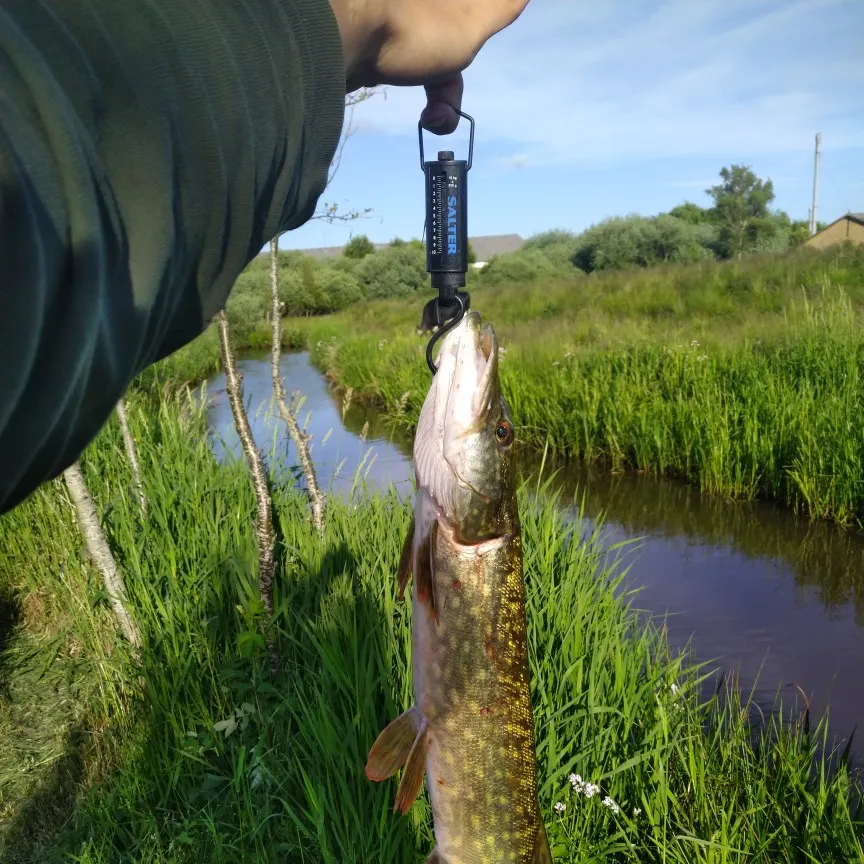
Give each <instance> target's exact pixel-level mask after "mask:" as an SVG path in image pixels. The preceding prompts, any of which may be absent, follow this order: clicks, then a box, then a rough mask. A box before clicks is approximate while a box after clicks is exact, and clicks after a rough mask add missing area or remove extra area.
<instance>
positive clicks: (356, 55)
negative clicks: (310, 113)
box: [330, 0, 528, 135]
mask: <svg viewBox="0 0 864 864" xmlns="http://www.w3.org/2000/svg"><path fill="white" fill-rule="evenodd" d="M330 5H331V7H332V9H333V12H334V14H335V15H336V20H337V22H338V23H339V32H340V34H341V36H342V46H343V52H344V54H345V78H346V90H347V92H349V93H350V92H352V91H354V90H357V89H358V88H359V87H374V86H376V85H378V84H393V85H396V86H417V85H421V84H422V85H423V86H424V87H425V88H426V108H425V109H424V110H423V113H422V114H421V116H420V121H421V123H422V124H423V126H424V127H425V128H426V129H428V130H429V131H430V132H433V133H435V134H437V135H449V134H450V133H451V132H453V130H454V129H455V128H456V126H457V125H458V123H459V116H458V114H457V113H456V112H457V111H458V110H459V109H460V108H461V106H462V90H463V82H462V71H463V70H464V69H467V68H468V66H470V65H471V63H472V61H473V60H474V58H475V57H476V56H477V52H478V51H479V50H480V49H481V48H482V47H483V45H485V43H486V42H487V41H488V40H489V38H490V37H492V36H494V35H495V34H496V33H498V32H499V31H500V30H503V29H504V28H505V27H508V26H509V25H510V24H512V23H513V22H514V21H515V20H516V19H517V18H518V17H519V15H521V14H522V12H523V10H524V9H525V7H526V6H527V5H528V0H435V2H434V3H433V2H430V0H330Z"/></svg>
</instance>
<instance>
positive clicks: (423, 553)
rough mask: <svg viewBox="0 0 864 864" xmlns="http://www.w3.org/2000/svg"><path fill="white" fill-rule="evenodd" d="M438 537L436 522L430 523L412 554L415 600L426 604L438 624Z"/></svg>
mask: <svg viewBox="0 0 864 864" xmlns="http://www.w3.org/2000/svg"><path fill="white" fill-rule="evenodd" d="M437 537H438V522H437V521H435V522H432V523H431V524H430V525H429V528H428V531H427V532H426V533H425V534H424V535H423V536H422V537H421V538H420V542H419V543H418V544H416V545H417V549H416V551H415V553H414V590H415V591H416V592H417V599H418V600H419V601H420V602H421V603H426V604H427V605H428V606H429V610H430V611H431V612H432V615H433V617H434V618H435V622H436V623H439V618H438V603H437V600H436V598H435V569H434V560H435V541H436V539H437Z"/></svg>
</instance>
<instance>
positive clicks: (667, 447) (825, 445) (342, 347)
mask: <svg viewBox="0 0 864 864" xmlns="http://www.w3.org/2000/svg"><path fill="white" fill-rule="evenodd" d="M469 287H470V286H469ZM472 292H473V293H472V306H473V307H474V308H476V309H478V310H480V311H481V313H482V314H483V316H484V318H486V319H487V320H490V321H492V322H493V323H494V324H495V327H496V330H497V332H498V335H499V342H500V344H501V345H502V346H503V347H504V349H505V355H504V359H503V361H502V382H503V388H504V391H505V394H506V396H507V398H508V400H509V402H510V405H511V407H512V409H513V414H514V417H515V418H516V423H517V434H518V436H519V438H520V439H521V440H522V441H524V442H527V443H528V444H530V445H533V446H536V447H538V448H539V447H543V446H544V445H545V444H546V443H547V442H548V444H549V446H550V449H551V450H552V451H553V452H556V453H559V454H561V455H564V456H567V457H583V458H586V459H589V460H591V459H602V460H604V461H606V462H608V463H609V464H611V465H612V466H613V467H616V468H624V467H628V468H633V469H636V470H640V471H647V472H656V473H661V474H668V475H672V476H679V477H683V478H686V479H687V480H688V481H690V482H692V483H694V484H696V485H697V486H699V487H700V488H701V489H702V490H703V491H705V492H710V493H717V494H721V495H728V496H734V497H741V498H754V497H765V498H770V499H774V500H778V501H780V502H783V503H785V504H788V505H790V506H792V507H795V508H796V509H800V510H802V511H804V512H806V513H808V514H809V515H811V516H814V517H816V518H829V519H834V520H837V521H838V522H841V523H851V522H855V521H860V520H861V517H862V515H864V425H862V424H861V423H860V422H858V418H860V417H862V416H864V388H862V371H864V366H862V361H864V336H862V333H864V330H862V326H861V325H862V308H864V249H858V250H855V249H847V250H841V249H835V250H832V251H829V252H827V253H822V254H813V253H811V252H809V251H807V250H805V251H803V252H799V253H796V254H792V255H787V256H782V257H778V256H767V257H761V258H758V257H757V258H751V259H749V260H745V261H742V262H740V263H735V262H727V263H722V264H721V263H705V264H701V265H692V266H686V267H668V268H656V269H653V270H640V271H632V272H623V273H621V272H618V273H610V274H606V275H600V274H595V275H593V276H590V277H582V278H576V279H571V280H563V281H561V280H559V281H554V282H548V283H544V284H532V285H528V286H524V285H517V284H508V285H504V286H500V287H487V286H483V287H480V288H478V289H476V290H473V289H472ZM419 312H420V303H419V301H415V302H406V301H404V300H399V301H397V300H391V301H384V302H376V303H367V304H362V305H358V306H356V307H353V308H352V309H350V310H348V311H346V312H344V313H340V314H338V315H333V316H328V317H326V318H317V319H307V320H305V321H302V322H301V321H297V322H295V326H297V327H299V328H302V329H303V330H304V331H305V333H306V334H307V339H308V344H309V345H310V348H311V351H312V357H313V360H314V362H315V363H316V364H317V365H318V366H319V367H320V368H322V369H324V370H326V371H327V373H328V374H329V375H330V376H331V378H332V379H333V380H335V381H337V382H338V383H339V384H340V385H342V386H344V387H351V388H353V389H354V392H355V394H356V395H357V396H358V397H360V398H368V399H372V400H374V401H375V402H376V403H377V404H379V405H380V406H382V407H383V408H385V409H386V410H388V411H390V412H396V411H397V410H400V411H402V412H403V413H402V417H401V422H403V423H405V424H407V426H408V427H409V428H410V427H411V426H412V424H413V422H414V421H415V420H416V417H417V415H418V413H419V409H420V406H421V404H422V400H423V397H424V395H425V392H426V388H427V386H428V376H429V372H428V369H427V368H426V366H425V361H424V359H423V352H424V350H425V339H424V338H422V337H419V336H418V335H416V333H415V331H414V327H415V326H416V322H417V320H419ZM406 393H407V394H408V396H407V397H406V396H405V394H406Z"/></svg>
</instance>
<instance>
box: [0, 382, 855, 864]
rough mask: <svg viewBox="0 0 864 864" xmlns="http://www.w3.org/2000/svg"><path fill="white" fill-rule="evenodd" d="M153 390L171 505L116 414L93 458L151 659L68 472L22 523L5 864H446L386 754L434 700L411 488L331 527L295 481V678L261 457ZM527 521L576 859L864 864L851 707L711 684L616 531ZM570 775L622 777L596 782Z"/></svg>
mask: <svg viewBox="0 0 864 864" xmlns="http://www.w3.org/2000/svg"><path fill="white" fill-rule="evenodd" d="M141 407H142V403H141V401H140V400H139V399H138V398H134V399H133V400H132V405H131V407H130V420H131V422H132V427H133V431H134V432H135V434H136V437H137V439H138V441H139V445H140V448H141V453H140V457H141V463H142V473H143V477H144V482H145V492H146V493H147V495H148V498H149V501H150V508H149V511H148V516H147V518H146V520H145V519H142V518H141V517H140V515H139V513H138V510H137V505H136V499H135V497H134V495H133V492H132V490H131V488H130V480H131V478H130V476H129V473H128V469H127V467H126V463H125V460H124V459H123V456H122V452H123V450H122V445H121V442H120V439H119V432H118V429H117V427H116V422H115V421H114V420H113V419H112V421H111V423H110V424H109V425H108V426H107V427H106V428H105V430H103V433H102V434H101V435H100V437H99V439H98V440H97V442H96V443H95V444H94V446H92V447H91V448H90V449H89V450H88V452H87V454H86V457H85V459H84V464H85V469H86V476H87V480H88V483H89V484H90V485H91V489H92V491H93V493H94V495H95V497H96V499H97V502H98V506H99V509H100V512H101V513H102V514H103V522H104V526H105V529H106V531H107V532H108V535H109V538H110V541H111V544H112V547H113V549H114V552H115V555H116V556H117V557H118V560H119V562H120V565H121V567H122V568H123V570H124V572H125V574H126V579H127V588H128V590H129V593H130V598H131V607H132V609H133V611H134V615H135V617H136V619H137V621H138V623H139V626H140V627H141V630H142V633H143V635H144V641H145V644H144V649H143V652H142V658H141V664H140V666H139V667H135V666H133V663H132V660H131V659H130V657H129V656H128V654H127V652H126V650H125V649H124V647H123V644H122V643H121V642H119V641H118V639H117V638H116V636H115V634H114V630H113V627H112V622H111V618H110V617H109V612H108V610H107V607H106V603H105V597H104V595H103V593H102V592H101V590H100V588H99V582H98V580H97V578H96V577H95V575H94V573H93V571H92V569H91V568H90V567H89V566H88V565H87V563H86V561H85V558H84V556H83V555H82V552H81V543H80V540H79V538H78V534H77V531H76V530H75V527H74V524H73V521H72V513H71V511H70V508H69V506H68V504H67V502H66V500H65V496H64V494H63V492H62V490H61V487H60V485H59V484H57V483H55V484H51V485H48V486H46V487H44V488H43V489H41V490H39V491H38V492H37V493H36V495H35V496H34V497H33V498H31V499H30V500H29V501H27V502H26V503H25V504H24V505H22V506H21V507H20V508H18V509H17V510H15V511H13V513H11V514H9V515H7V516H5V517H4V518H3V519H2V520H0V550H2V552H0V587H2V594H3V596H4V598H5V601H4V606H3V609H4V610H5V614H6V618H7V623H11V624H12V625H13V627H12V630H11V632H10V630H9V629H8V628H7V631H6V632H7V635H8V638H7V641H6V644H5V645H4V646H0V647H3V648H4V649H5V650H3V652H2V654H0V657H2V662H3V675H4V680H5V681H6V682H7V687H6V688H5V690H4V692H3V693H2V694H0V754H2V756H0V808H2V809H0V814H2V820H3V821H2V829H0V838H2V839H0V860H2V861H3V862H8V864H22V862H37V861H38V862H51V861H61V860H62V861H76V862H79V864H97V862H98V864H108V862H111V864H115V862H121V861H122V862H125V861H130V862H131V861H135V862H148V864H149V862H152V864H156V862H158V864H163V862H164V864H168V862H171V864H184V862H193V861H195V862H200V861H212V862H240V861H243V862H252V861H255V862H271V861H272V862H276V861H279V862H286V861H287V862H333V864H336V862H338V864H350V862H369V864H372V862H375V864H378V862H400V864H401V862H417V864H419V862H421V861H422V860H423V857H424V854H425V851H426V850H428V849H429V848H430V846H431V842H432V841H431V834H430V830H429V810H428V806H427V804H426V803H425V802H426V799H425V793H424V798H423V799H422V802H421V804H420V805H419V806H417V807H416V808H415V809H414V810H412V812H411V813H410V815H409V817H407V818H404V819H402V818H397V817H395V816H394V815H393V814H392V813H391V808H392V801H393V795H394V793H395V782H390V783H385V784H381V785H376V784H372V783H370V782H368V781H367V780H366V778H365V777H364V774H363V767H364V764H365V758H366V753H367V751H368V748H369V747H370V746H371V743H372V742H373V741H374V739H375V737H376V735H377V733H378V732H379V731H380V729H381V728H382V727H383V725H384V724H385V723H386V722H388V721H389V720H390V719H391V718H392V717H394V716H395V715H396V713H398V712H399V711H400V710H402V709H404V708H405V707H407V705H408V704H409V700H410V677H409V672H408V666H407V663H408V658H409V653H408V649H409V641H408V639H409V633H410V607H409V606H408V605H407V604H402V603H398V602H397V601H396V599H395V588H396V586H395V580H394V579H393V573H394V572H395V568H396V563H397V559H398V556H399V551H400V548H401V543H402V539H403V535H404V533H405V530H406V528H407V521H408V511H407V509H406V507H405V506H404V505H402V504H401V503H399V502H398V501H397V500H396V499H388V498H385V497H368V496H366V495H365V494H361V495H359V496H358V498H357V500H356V501H355V502H354V504H353V505H352V504H349V503H344V502H340V501H337V500H334V501H331V503H330V510H329V525H328V530H327V537H326V541H325V542H324V543H323V544H319V543H318V541H317V540H316V539H314V537H313V532H312V531H311V530H310V527H309V523H308V516H307V512H306V505H305V502H304V501H303V500H302V499H300V498H299V497H298V496H297V495H296V494H294V493H292V492H290V491H282V492H279V493H277V496H276V509H277V513H278V521H279V526H280V533H281V544H280V547H279V560H280V574H281V575H280V578H279V581H278V585H277V591H276V610H277V612H276V620H275V638H276V644H277V646H278V650H279V653H280V655H281V660H282V668H281V669H280V670H279V671H277V672H271V671H270V670H269V667H268V664H267V659H266V655H265V652H264V650H263V649H264V646H263V640H262V638H261V636H260V635H259V633H258V624H259V622H260V611H261V610H260V607H259V604H258V602H257V600H256V593H257V592H256V583H255V576H254V573H255V558H256V549H255V543H254V538H253V533H252V523H251V517H252V514H253V510H254V501H253V496H252V492H251V489H250V484H249V482H248V479H247V477H246V475H245V473H244V471H245V469H244V467H243V466H242V465H240V464H234V465H229V466H222V467H220V466H218V465H217V464H216V463H215V461H214V460H213V458H212V456H211V454H210V452H209V450H208V448H207V445H206V440H205V427H204V418H203V415H202V413H201V412H200V411H191V412H190V411H189V410H185V411H181V407H182V405H181V401H180V398H179V397H177V398H173V399H171V400H167V401H163V402H162V404H161V405H160V407H159V410H158V412H156V413H154V412H153V411H152V409H148V410H147V411H146V412H144V411H142V410H141ZM522 517H523V520H524V522H523V526H524V527H523V531H524V536H525V564H526V589H527V595H528V609H527V615H528V624H529V636H530V652H531V665H532V671H533V682H532V685H533V698H534V704H535V706H536V709H535V710H536V727H537V733H538V751H537V755H538V761H539V777H540V781H541V789H540V797H541V802H542V808H543V813H544V817H545V819H546V822H547V824H548V825H549V831H550V839H551V841H552V845H553V849H554V851H555V856H556V861H558V862H588V861H601V860H602V861H621V862H651V861H656V862H660V861H663V862H688V864H689V862H712V864H713V862H745V861H746V862H748V864H749V862H764V864H768V862H771V864H773V862H778V861H820V862H839V861H844V862H845V861H858V860H861V859H862V854H864V853H862V842H864V824H862V821H861V819H862V817H864V808H862V807H861V795H862V788H861V786H860V785H856V782H854V781H851V780H850V777H849V775H848V773H847V771H846V770H845V768H844V767H843V766H842V765H841V766H840V768H839V771H838V772H837V773H834V774H831V775H830V776H829V774H827V773H826V772H825V770H824V766H823V765H822V764H821V763H818V762H816V761H814V758H813V754H814V752H815V751H816V750H817V749H818V748H819V747H820V746H821V745H820V735H821V734H822V733H823V732H824V729H825V727H824V726H820V727H819V728H817V729H810V728H809V725H808V724H807V723H803V722H796V723H792V724H791V726H790V725H788V724H786V725H785V726H784V725H783V724H781V723H779V722H778V721H777V719H776V718H775V719H769V720H768V721H767V723H766V725H762V724H760V723H758V722H757V721H758V720H759V719H760V718H759V714H758V713H757V712H756V711H755V710H751V709H750V707H749V706H747V705H746V704H742V703H741V702H740V701H739V700H738V698H737V696H735V695H734V693H731V694H728V695H727V694H722V693H721V694H720V695H719V696H718V697H717V698H715V699H713V700H711V701H710V702H708V703H707V704H703V705H699V704H698V702H697V698H696V693H697V690H698V670H696V669H694V668H692V667H690V666H688V665H686V664H685V663H684V660H683V658H680V657H673V656H671V655H670V652H669V650H668V648H667V646H666V644H665V642H664V639H663V637H662V633H661V632H660V631H658V630H657V629H655V628H653V627H650V626H649V627H646V626H645V625H644V623H642V621H641V619H639V618H638V617H637V614H636V612H635V611H634V610H633V609H632V608H631V607H630V606H629V605H628V602H629V601H632V600H633V598H632V597H621V596H619V594H618V593H616V589H617V587H618V580H619V577H620V575H621V574H620V573H617V572H615V571H614V570H613V571H609V570H603V569H602V566H603V565H602V564H601V562H602V561H603V560H605V559H603V557H602V552H601V546H600V544H599V543H598V542H597V538H596V536H595V537H594V538H589V539H588V540H587V541H586V542H583V543H578V544H577V543H572V542H570V539H571V536H572V535H571V531H576V532H578V531H580V526H578V525H577V526H575V527H571V528H568V527H567V526H566V525H564V524H563V523H562V522H561V521H560V517H559V516H558V514H557V511H556V509H555V507H554V506H553V505H552V504H551V503H547V504H542V503H541V504H530V503H528V498H527V496H523V497H522ZM786 719H787V720H790V719H794V718H791V717H790V716H788V715H787V716H786ZM799 719H800V718H799ZM570 774H578V775H580V776H581V777H582V778H584V780H585V781H588V782H591V783H596V784H598V785H599V787H600V789H601V793H602V794H600V795H596V796H594V797H591V798H588V797H585V796H584V795H581V796H580V795H578V794H577V793H576V792H575V791H574V790H573V788H572V786H571V785H570V783H569V782H568V776H569V775H570ZM607 795H608V796H609V797H610V798H611V799H612V800H613V801H614V802H615V804H616V805H617V812H615V810H614V809H613V808H611V807H610V806H608V805H607V806H604V804H603V803H601V802H602V799H603V798H604V797H605V796H607ZM556 802H561V803H562V804H564V805H565V809H564V811H563V813H560V814H559V813H558V812H556V811H555V810H553V805H554V804H555V803H556Z"/></svg>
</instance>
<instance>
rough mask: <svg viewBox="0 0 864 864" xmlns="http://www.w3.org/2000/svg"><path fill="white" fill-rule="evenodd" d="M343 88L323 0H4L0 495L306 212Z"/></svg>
mask: <svg viewBox="0 0 864 864" xmlns="http://www.w3.org/2000/svg"><path fill="white" fill-rule="evenodd" d="M344 98H345V71H344V65H343V57H342V47H341V42H340V38H339V30H338V26H337V23H336V19H335V17H334V15H333V13H332V11H331V9H330V5H329V3H328V2H327V0H64V2H53V0H4V2H3V3H2V5H0V512H4V511H6V510H8V509H10V508H11V507H12V506H14V505H15V504H16V503H18V502H19V501H21V500H22V499H23V498H24V497H26V496H27V495H28V494H30V493H31V492H32V491H33V490H34V489H35V488H36V487H37V486H38V485H39V484H41V483H42V482H44V481H45V480H48V479H50V478H52V477H54V476H56V475H57V474H59V473H60V472H61V471H62V470H63V469H64V468H66V467H67V466H68V465H69V464H71V462H72V461H73V460H74V459H76V458H77V456H78V455H79V454H80V452H81V451H82V450H83V448H84V447H85V446H86V445H87V444H88V443H89V442H90V441H91V440H92V438H93V437H94V436H95V435H96V433H97V432H98V431H99V429H100V428H101V426H102V425H103V424H104V422H105V421H106V420H107V419H108V417H109V416H110V413H111V411H112V409H113V407H114V405H115V404H116V402H117V400H118V399H119V397H120V396H121V395H122V393H123V392H124V390H125V389H126V387H127V386H128V384H129V382H130V381H131V379H132V378H133V377H135V375H137V374H138V372H140V371H141V370H142V369H143V368H144V367H145V366H147V365H149V364H150V363H152V362H154V361H156V360H158V359H160V358H161V357H164V356H165V355H167V354H169V353H171V352H172V351H174V350H176V349H177V348H179V347H180V346H181V345H183V344H185V343H186V342H188V341H190V340H191V339H193V338H194V337H195V336H196V335H198V334H199V333H200V332H201V331H202V330H203V329H204V328H205V327H206V325H207V323H208V322H209V320H210V319H211V318H212V316H213V315H214V314H215V313H216V312H217V311H218V310H219V309H220V308H221V307H222V306H223V305H224V302H225V300H226V298H227V296H228V292H229V290H230V288H231V286H232V285H233V283H234V281H235V279H236V278H237V276H238V275H239V273H240V272H241V270H242V269H243V268H244V267H245V265H246V264H247V263H248V261H249V260H250V259H251V258H252V257H253V256H254V255H256V254H257V253H258V251H259V250H260V249H261V247H262V246H263V245H265V244H266V242H267V241H268V240H269V239H270V238H271V237H273V236H274V235H275V234H276V233H278V232H281V231H284V230H288V229H291V228H295V227H297V226H299V225H301V224H302V223H303V222H305V221H306V220H308V218H309V217H310V216H311V215H312V213H313V212H314V209H315V206H316V203H317V200H318V197H319V196H320V195H321V193H322V192H323V191H324V187H325V185H326V178H327V171H328V167H329V165H330V162H331V160H332V157H333V155H334V153H335V150H336V146H337V144H338V139H339V134H340V131H341V127H342V120H343V111H344Z"/></svg>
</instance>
